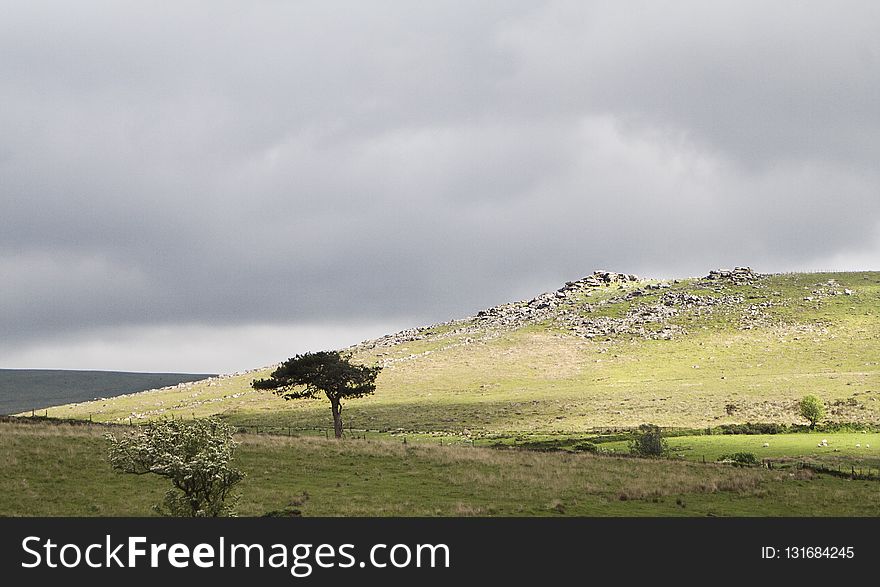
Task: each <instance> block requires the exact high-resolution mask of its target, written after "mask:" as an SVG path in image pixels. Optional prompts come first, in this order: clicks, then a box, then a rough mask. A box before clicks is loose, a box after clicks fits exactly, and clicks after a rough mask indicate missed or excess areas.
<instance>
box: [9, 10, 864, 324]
mask: <svg viewBox="0 0 880 587" xmlns="http://www.w3.org/2000/svg"><path fill="white" fill-rule="evenodd" d="M878 17H880V14H878V8H877V7H876V5H875V3H870V2H842V3H835V4H833V5H831V4H820V3H804V2H778V3H773V4H767V3H757V2H755V3H743V2H735V3H733V2H731V3H702V2H691V3H688V2H680V3H675V4H673V5H666V4H664V5H663V6H661V5H660V4H658V3H626V4H614V3H611V4H609V3H583V2H553V3H542V4H535V3H528V2H517V3H511V2H489V3H479V4H476V5H475V4H473V3H464V2H461V3H437V4H431V5H427V4H424V3H410V2H371V3H361V2H341V3H326V2H298V3H285V2H248V3H240V2H198V1H192V2H177V3H174V4H173V5H169V7H166V8H163V10H162V11H158V10H155V9H153V7H151V6H150V5H149V4H148V3H144V2H128V3H126V2H98V1H87V2H80V3H76V4H75V5H74V4H70V3H66V2H54V3H52V2H49V3H35V2H34V3H25V4H15V5H8V6H5V7H4V18H3V20H2V22H0V96H2V100H3V107H2V108H0V206H2V214H0V277H2V279H3V281H4V284H9V287H5V288H4V289H3V290H2V291H0V302H2V307H3V311H2V313H0V330H2V332H3V334H4V337H5V338H6V340H7V341H35V340H48V339H49V338H51V336H60V335H62V334H65V335H67V334H70V333H75V332H78V331H81V330H85V329H93V328H104V327H106V328H112V327H117V326H119V327H121V326H126V327H135V326H144V327H146V326H150V325H156V324H168V323H173V324H179V323H187V324H209V325H211V324H213V325H246V324H265V323H268V322H273V321H280V322H288V323H305V322H308V323H315V322H316V321H335V322H337V323H338V322H339V321H351V320H367V321H373V322H375V321H379V320H385V321H393V322H395V323H401V322H403V323H406V322H411V323H414V324H415V323H420V322H426V321H431V320H440V319H446V318H449V317H452V316H457V315H461V314H465V313H468V312H473V311H476V310H477V309H480V308H481V307H485V306H487V305H491V304H494V303H499V302H502V301H505V300H507V299H508V298H510V297H513V296H517V295H528V294H529V293H535V292H536V291H537V289H535V288H538V289H539V288H545V287H553V286H555V285H557V284H558V283H559V282H561V281H564V280H566V279H570V278H574V277H578V276H580V275H583V274H585V273H587V272H589V271H591V270H593V269H595V268H599V267H605V268H609V269H617V270H625V271H631V272H638V273H645V274H655V275H692V274H699V273H703V272H705V271H707V270H708V269H710V268H712V267H715V266H719V265H731V264H737V263H751V264H752V265H754V266H756V267H757V268H758V269H766V270H782V269H787V268H805V267H809V266H810V263H812V262H816V263H818V262H825V260H827V259H837V261H835V262H838V263H844V261H841V260H840V259H842V258H844V257H841V255H844V256H846V255H849V257H848V258H854V259H855V258H858V259H860V262H861V260H864V259H866V258H867V259H871V258H873V259H877V260H878V261H880V253H878V249H877V231H878V226H880V198H878V197H877V194H878V187H880V177H878V171H877V169H876V161H877V156H878V154H880V138H878V137H880V110H878V109H877V108H876V103H877V102H878V90H880V75H878V71H880V69H878V67H877V66H878V62H880V41H878V39H880V30H878V29H880V18H878ZM823 268H824V267H823ZM864 268H865V269H869V268H874V269H876V268H877V267H864Z"/></svg>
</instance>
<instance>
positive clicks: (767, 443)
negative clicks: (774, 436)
mask: <svg viewBox="0 0 880 587" xmlns="http://www.w3.org/2000/svg"><path fill="white" fill-rule="evenodd" d="M761 446H763V447H764V448H767V447H768V446H770V443H769V442H765V443H764V444H763V445H761Z"/></svg>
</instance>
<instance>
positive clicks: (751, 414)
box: [0, 270, 880, 516]
mask: <svg viewBox="0 0 880 587" xmlns="http://www.w3.org/2000/svg"><path fill="white" fill-rule="evenodd" d="M316 350H317V349H316ZM349 350H350V351H351V352H352V353H353V355H354V356H355V358H356V359H357V360H359V361H362V362H364V363H368V364H375V363H379V364H382V365H383V367H384V369H383V370H382V372H381V374H380V376H379V379H378V380H377V390H376V393H375V394H374V395H372V396H369V397H366V398H361V399H357V400H353V401H351V402H349V403H348V404H346V406H345V409H344V411H343V417H344V418H345V422H346V426H351V427H352V428H353V429H354V430H353V431H352V432H349V434H348V435H347V439H346V440H344V441H342V442H339V441H334V440H325V439H324V438H323V436H324V434H325V433H326V431H327V430H328V428H330V426H331V424H330V421H331V419H330V410H329V405H328V403H327V402H326V400H322V399H315V400H298V401H289V402H285V401H284V400H282V399H280V398H278V397H277V396H275V395H273V394H271V393H270V392H266V391H255V390H253V389H251V387H250V383H251V381H252V380H253V379H254V378H259V377H264V376H266V375H268V373H269V372H270V371H271V370H272V367H266V368H263V369H256V370H254V371H250V372H244V373H236V374H230V375H223V376H219V377H213V378H210V379H206V380H203V381H196V382H190V383H181V384H179V385H176V386H174V387H171V388H165V389H157V390H151V391H145V392H141V393H133V394H127V395H121V396H119V397H112V398H107V399H101V400H97V401H86V402H81V403H77V404H69V405H64V406H58V407H53V408H49V409H48V416H49V418H50V419H49V420H45V421H44V420H42V419H33V420H31V419H28V418H24V419H11V420H10V421H8V422H3V421H0V466H2V467H3V470H4V471H5V472H6V474H5V475H4V478H3V479H2V480H0V496H2V499H0V515H30V514H41V515H141V514H149V513H150V510H149V506H150V504H152V503H155V502H157V501H159V497H160V496H161V493H162V491H163V489H162V487H163V485H162V483H161V482H160V481H158V480H156V479H145V478H140V477H138V478H134V477H133V476H125V475H117V474H114V473H112V472H111V471H110V469H109V465H108V464H107V462H106V458H105V456H106V455H105V453H106V442H105V441H103V439H102V438H101V433H102V432H103V430H102V428H103V426H101V425H98V424H91V425H88V426H73V425H71V426H68V425H64V424H59V423H58V422H59V421H63V419H65V418H70V419H80V420H88V419H92V420H93V421H94V422H106V423H111V424H112V423H116V424H119V423H125V424H128V423H131V424H134V425H137V424H139V423H145V422H147V421H149V420H151V419H155V418H167V417H172V416H173V417H175V418H187V419H188V418H192V417H203V416H209V415H219V416H220V417H222V418H224V419H226V420H228V421H230V422H232V423H235V424H237V425H238V426H239V427H240V428H241V433H240V434H239V435H238V436H239V439H240V440H242V445H241V447H240V450H239V453H238V455H237V457H236V460H237V464H238V466H240V467H241V468H242V469H244V470H245V471H246V473H247V475H248V476H247V477H246V479H245V481H244V482H243V483H242V487H241V490H242V493H243V495H244V498H243V500H242V502H241V505H240V512H241V513H242V514H243V515H263V514H265V513H267V512H272V511H279V510H285V508H288V509H289V508H290V507H295V508H296V509H299V510H301V511H302V513H303V514H304V515H452V516H460V515H562V514H567V515H610V516H614V515H627V516H639V515H648V516H673V515H687V516H694V515H740V516H742V515H787V516H816V515H838V516H851V515H852V516H877V515H880V510H878V507H880V502H878V501H877V499H876V498H877V487H878V485H877V483H878V481H877V479H878V477H880V427H878V422H880V400H878V397H880V273H877V272H863V273H833V274H824V273H823V274H820V273H813V274H785V275H756V274H754V273H752V272H751V271H749V270H739V271H731V272H723V273H712V274H710V275H709V276H707V277H705V278H695V279H682V280H674V281H668V282H662V281H656V280H642V279H637V278H635V277H633V276H626V275H620V274H615V273H608V272H597V273H595V274H593V275H590V276H587V277H585V278H584V279H581V280H578V281H575V282H569V283H567V284H565V285H564V286H562V287H561V288H560V289H559V290H557V291H553V292H548V293H545V294H541V295H538V296H536V297H535V298H533V299H531V300H526V301H522V302H514V303H510V304H504V305H501V306H497V307H494V308H489V309H486V310H483V311H481V312H478V313H477V314H476V315H474V316H470V317H466V318H462V319H459V320H453V321H450V322H446V323H443V324H436V325H432V326H426V327H422V328H416V329H412V330H408V331H404V332H399V333H395V334H391V335H388V336H385V337H382V338H380V339H377V340H372V341H365V342H363V343H361V344H359V345H356V346H355V347H352V348H351V349H349ZM805 394H814V395H817V396H819V397H820V398H822V400H823V401H824V402H825V404H826V406H827V409H828V414H827V418H826V421H825V422H824V423H823V425H822V427H821V428H820V429H819V430H816V431H815V432H814V433H811V434H805V433H802V432H801V433H790V432H792V430H791V428H790V425H792V424H796V423H800V424H803V421H802V420H801V418H800V417H799V415H798V413H797V412H798V410H797V407H796V405H797V402H798V400H799V399H800V398H801V397H802V396H803V395H805ZM56 418H57V419H59V420H55V419H56ZM647 422H650V423H655V424H659V425H661V426H664V427H667V435H668V438H667V442H668V445H669V449H670V453H671V454H670V456H672V457H673V458H668V459H660V460H644V459H636V458H631V457H629V456H622V455H625V453H627V452H628V450H629V449H628V442H627V440H628V436H627V434H625V433H624V434H621V433H616V431H619V430H628V429H630V428H633V427H636V426H638V425H639V424H642V423H647ZM748 422H752V423H755V422H762V423H772V426H769V427H768V426H764V427H761V426H744V425H743V424H744V423H748ZM737 425H738V427H739V428H741V429H743V428H745V429H746V430H745V431H747V432H764V431H767V430H769V431H771V432H776V431H778V430H780V429H781V430H783V431H785V432H787V433H775V434H766V435H764V434H717V433H716V432H718V431H721V432H723V431H729V430H730V429H731V428H733V427H736V426H737ZM786 426H789V428H786ZM707 428H708V429H710V431H712V432H713V434H711V435H709V434H699V432H700V431H702V430H705V429H707ZM364 431H367V432H366V433H365V432H364ZM740 431H742V430H740ZM253 432H271V433H274V434H273V435H266V434H252V433H253ZM288 436H289V437H288ZM407 441H408V442H407ZM441 444H442V446H440V445H441ZM508 446H518V447H521V448H532V449H539V450H546V449H551V450H552V452H538V451H536V450H504V447H508ZM488 447H496V448H494V449H490V448H488ZM585 448H589V449H591V450H594V451H595V454H587V453H584V452H578V451H581V450H584V449H585ZM559 449H562V450H559ZM738 452H747V453H751V454H753V455H755V457H757V459H759V460H760V461H761V462H762V464H763V465H764V466H751V467H743V468H740V467H735V466H731V465H725V464H719V463H716V462H715V461H716V460H719V459H723V458H724V457H726V456H729V455H732V454H734V453H738ZM846 477H850V478H846ZM306 494H307V495H308V496H309V498H308V499H305V498H304V495H306ZM377 495H381V496H382V499H380V500H377V499H376V496H377ZM291 504H293V505H291Z"/></svg>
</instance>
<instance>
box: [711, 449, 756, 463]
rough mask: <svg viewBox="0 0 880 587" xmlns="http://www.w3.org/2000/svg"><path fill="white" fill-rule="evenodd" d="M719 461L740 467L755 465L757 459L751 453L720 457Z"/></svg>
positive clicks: (737, 453) (736, 453)
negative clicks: (732, 463)
mask: <svg viewBox="0 0 880 587" xmlns="http://www.w3.org/2000/svg"><path fill="white" fill-rule="evenodd" d="M718 460H719V461H724V462H734V463H737V464H740V465H757V464H758V463H759V462H760V461H758V457H757V456H756V455H755V453H753V452H735V453H733V454H729V455H721V456H720V457H718Z"/></svg>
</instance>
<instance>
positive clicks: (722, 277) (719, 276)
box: [703, 267, 761, 285]
mask: <svg viewBox="0 0 880 587" xmlns="http://www.w3.org/2000/svg"><path fill="white" fill-rule="evenodd" d="M760 278H761V275H760V274H758V273H755V272H754V271H752V268H751V267H734V268H733V269H732V270H726V269H716V270H714V271H710V272H709V275H707V276H706V277H704V278H703V279H707V280H709V281H728V282H732V283H734V284H736V285H745V284H749V283H752V282H753V281H756V280H758V279H760Z"/></svg>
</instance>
